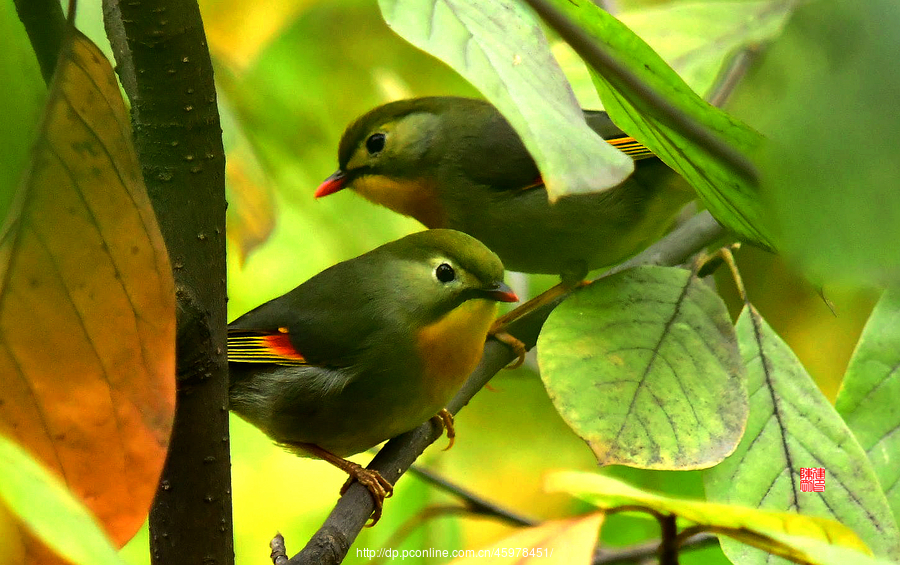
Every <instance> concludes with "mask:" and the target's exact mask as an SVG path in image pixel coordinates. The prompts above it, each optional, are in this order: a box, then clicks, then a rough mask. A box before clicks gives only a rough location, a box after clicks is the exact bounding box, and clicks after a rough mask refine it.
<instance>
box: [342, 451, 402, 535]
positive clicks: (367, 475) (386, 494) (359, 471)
mask: <svg viewBox="0 0 900 565" xmlns="http://www.w3.org/2000/svg"><path fill="white" fill-rule="evenodd" d="M347 463H349V465H347V466H346V468H345V469H344V471H346V472H347V474H348V475H350V476H349V477H348V478H347V482H345V483H344V486H342V487H341V496H343V495H344V494H345V493H346V492H347V489H349V488H350V485H351V484H353V481H357V482H359V484H361V485H363V486H364V487H366V488H367V489H369V494H371V495H372V500H373V501H374V502H375V508H374V510H372V517H371V521H370V522H367V523H366V527H367V528H371V527H372V526H374V525H375V524H377V523H378V520H380V519H381V511H382V509H383V508H384V499H385V498H390V497H391V496H393V495H394V485H392V484H391V483H390V481H388V480H387V479H385V478H384V477H382V476H381V473H379V472H378V471H375V470H373V469H366V468H365V467H363V466H362V465H360V464H358V463H353V462H352V461H347Z"/></svg>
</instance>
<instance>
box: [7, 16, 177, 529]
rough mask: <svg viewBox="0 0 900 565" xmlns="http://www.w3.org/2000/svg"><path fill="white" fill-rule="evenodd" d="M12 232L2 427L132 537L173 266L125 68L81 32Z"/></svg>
mask: <svg viewBox="0 0 900 565" xmlns="http://www.w3.org/2000/svg"><path fill="white" fill-rule="evenodd" d="M38 135H39V136H38V139H37V142H36V146H35V149H34V152H33V155H32V159H31V162H30V165H29V168H28V170H27V171H26V172H25V176H24V178H23V182H22V184H21V185H20V186H19V190H18V192H17V194H16V197H15V202H14V203H13V206H12V208H11V209H10V213H9V217H8V218H7V221H6V224H5V226H4V228H3V230H2V232H0V233H2V235H0V375H2V377H0V432H3V433H6V434H8V435H9V436H10V437H12V438H14V439H16V440H17V441H18V442H19V443H20V444H21V445H24V446H26V447H28V448H29V449H30V450H31V452H32V453H34V454H36V455H37V456H38V457H39V458H41V459H42V460H43V461H44V463H45V464H46V465H48V466H49V467H50V468H52V469H54V470H56V471H57V472H58V473H59V474H60V476H61V477H62V478H63V479H64V480H65V482H66V484H67V485H68V487H69V489H71V490H72V492H74V493H76V494H77V495H79V496H80V497H81V498H82V499H83V500H84V501H85V503H86V504H87V506H88V508H90V509H91V510H92V511H93V512H94V513H95V514H96V515H97V517H98V518H99V519H100V521H101V523H102V524H103V525H104V527H105V528H106V530H107V531H108V532H109V534H110V537H111V538H112V539H113V540H115V541H116V542H118V543H120V544H122V543H124V542H125V541H127V540H128V539H129V538H130V537H131V536H133V535H134V533H135V532H136V531H137V530H138V528H139V527H140V526H141V524H142V523H143V522H144V520H145V518H146V516H147V511H148V509H149V507H150V503H151V501H152V499H153V495H154V492H155V490H156V484H157V481H158V479H159V473H160V471H161V470H162V465H163V461H164V459H165V455H166V446H167V444H168V437H169V432H170V430H171V425H172V417H173V412H174V398H175V390H174V388H175V386H174V368H175V300H174V289H173V282H172V271H171V268H170V267H169V260H168V257H167V256H166V251H165V247H164V244H163V240H162V237H161V236H160V233H159V228H158V227H157V225H156V217H155V215H154V213H153V209H152V208H151V206H150V202H149V200H148V197H147V193H146V189H145V187H144V183H143V179H142V177H141V171H140V167H139V164H138V161H137V157H136V155H135V151H134V147H133V145H132V142H131V128H130V125H129V120H128V116H127V114H126V111H125V106H124V104H123V102H122V98H121V94H120V93H119V87H118V84H117V83H116V80H115V77H114V75H113V72H112V68H111V67H110V65H109V63H108V62H107V60H106V58H105V57H104V56H103V55H102V53H101V52H100V51H99V50H98V49H97V48H96V46H94V45H93V44H92V43H91V42H90V40H88V39H87V38H86V37H84V36H83V35H82V34H80V33H78V32H76V31H74V30H72V33H70V38H69V41H68V43H67V44H66V45H65V46H64V47H63V53H62V55H61V57H60V61H59V63H58V66H57V70H56V76H55V78H54V81H53V83H52V84H51V87H50V93H49V97H48V101H47V107H46V109H45V113H44V117H43V123H42V125H41V128H40V131H39V134H38Z"/></svg>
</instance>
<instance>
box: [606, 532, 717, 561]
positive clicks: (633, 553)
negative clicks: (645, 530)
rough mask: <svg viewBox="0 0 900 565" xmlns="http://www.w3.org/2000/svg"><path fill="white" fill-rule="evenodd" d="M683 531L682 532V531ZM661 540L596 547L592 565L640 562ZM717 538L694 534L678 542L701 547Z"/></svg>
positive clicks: (652, 553) (685, 547) (684, 546)
mask: <svg viewBox="0 0 900 565" xmlns="http://www.w3.org/2000/svg"><path fill="white" fill-rule="evenodd" d="M682 533H683V532H682ZM660 541H661V540H658V539H656V540H650V541H647V542H643V543H640V544H636V545H630V546H627V547H622V548H616V549H610V548H597V551H596V552H595V553H594V560H593V561H592V562H591V563H592V565H617V564H619V563H641V562H642V561H644V560H646V559H649V558H651V557H653V556H655V555H656V554H657V551H658V550H659V544H660ZM718 541H719V540H718V538H717V537H716V536H714V535H712V534H699V535H698V534H694V535H693V537H691V538H690V539H687V541H685V542H682V543H680V544H679V548H680V549H682V550H694V549H703V548H705V547H709V546H710V545H713V544H715V543H717V542H718Z"/></svg>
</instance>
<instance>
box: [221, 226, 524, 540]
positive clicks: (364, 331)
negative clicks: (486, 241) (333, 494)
mask: <svg viewBox="0 0 900 565" xmlns="http://www.w3.org/2000/svg"><path fill="white" fill-rule="evenodd" d="M517 300H518V298H516V296H515V294H513V292H512V291H511V290H510V289H509V287H507V286H506V285H505V284H504V283H503V265H502V263H501V262H500V260H499V259H498V258H497V256H496V255H495V254H494V253H492V252H491V251H490V250H488V249H487V248H486V247H485V246H484V245H482V244H481V243H480V242H478V241H477V240H475V239H474V238H472V237H470V236H468V235H466V234H463V233H460V232H457V231H453V230H429V231H425V232H420V233H416V234H413V235H410V236H407V237H404V238H402V239H399V240H397V241H393V242H391V243H388V244H385V245H382V246H381V247H378V248H377V249H374V250H372V251H370V252H368V253H365V254H363V255H360V256H359V257H357V258H355V259H351V260H349V261H344V262H342V263H338V264H337V265H334V266H333V267H330V268H328V269H326V270H324V271H322V272H321V273H319V274H318V275H316V276H314V277H312V278H311V279H309V280H308V281H306V282H305V283H303V284H301V285H300V286H298V287H297V288H295V289H294V290H292V291H290V292H288V293H287V294H284V295H282V296H280V297H278V298H275V299H274V300H271V301H269V302H266V303H265V304H263V305H261V306H259V307H257V308H255V309H253V310H251V311H250V312H248V313H246V314H244V315H243V316H241V317H240V318H238V319H237V320H235V321H234V322H232V323H231V324H229V326H228V361H229V371H230V375H231V377H230V393H229V395H230V402H231V409H232V410H234V411H235V412H236V413H237V414H239V415H240V416H242V417H243V418H244V419H245V420H247V421H249V422H250V423H251V424H253V425H255V426H256V427H258V428H259V429H261V430H262V431H263V432H265V433H266V434H268V435H269V436H270V437H271V438H272V439H274V440H275V441H276V442H278V443H279V444H282V445H284V446H285V447H287V448H289V449H291V450H292V451H295V452H296V453H298V454H299V455H303V456H314V457H319V458H321V459H324V460H326V461H328V462H329V463H331V464H333V465H335V466H337V467H338V468H340V469H343V470H344V471H346V472H347V473H348V474H349V475H350V476H351V480H352V479H356V480H358V481H359V482H360V483H362V484H364V485H365V486H366V487H367V488H368V489H369V490H370V492H371V493H372V496H373V498H374V499H375V512H374V514H373V518H372V520H373V521H372V524H374V523H375V522H377V521H378V518H379V517H380V515H381V507H382V503H383V500H384V498H385V496H389V495H390V493H391V491H392V485H391V484H390V483H389V482H388V481H386V480H385V479H384V478H383V477H381V475H380V474H378V472H377V471H370V470H367V469H364V468H362V467H361V466H359V465H357V464H356V463H352V462H350V461H347V460H345V459H343V458H344V457H346V456H349V455H352V454H354V453H359V452H361V451H364V450H366V449H369V448H370V447H373V446H375V445H377V444H379V443H381V442H382V441H384V440H386V439H389V438H392V437H394V436H397V435H399V434H401V433H403V432H406V431H409V430H411V429H413V428H415V427H416V426H418V425H419V424H421V423H422V422H425V421H426V420H428V419H430V418H433V417H435V416H436V415H438V417H440V418H441V421H442V423H443V424H444V425H445V427H447V428H448V436H450V437H451V438H452V433H451V432H452V419H451V418H450V415H449V413H448V412H446V410H445V409H444V407H445V405H446V403H447V402H448V401H449V400H450V398H451V397H452V396H453V395H454V394H455V393H456V391H457V390H458V389H459V388H460V386H461V385H462V383H463V382H464V381H465V379H466V377H467V376H468V375H469V373H471V372H472V370H473V369H474V368H475V366H476V365H477V364H478V361H479V360H480V359H481V353H482V350H483V346H484V342H485V339H486V337H487V333H488V329H489V328H490V326H491V323H492V322H493V321H494V317H495V315H496V309H497V302H515V301H517ZM348 484H349V481H348ZM345 488H346V485H345Z"/></svg>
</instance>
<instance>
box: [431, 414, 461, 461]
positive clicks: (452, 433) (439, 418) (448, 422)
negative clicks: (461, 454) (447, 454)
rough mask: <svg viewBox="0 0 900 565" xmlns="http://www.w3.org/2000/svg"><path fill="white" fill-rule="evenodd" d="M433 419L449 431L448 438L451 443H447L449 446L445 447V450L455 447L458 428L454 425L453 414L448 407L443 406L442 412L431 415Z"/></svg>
mask: <svg viewBox="0 0 900 565" xmlns="http://www.w3.org/2000/svg"><path fill="white" fill-rule="evenodd" d="M431 421H432V422H434V423H435V424H437V425H439V426H441V428H442V429H444V430H446V431H447V439H448V440H450V443H448V444H447V447H445V448H444V449H443V451H447V450H448V449H450V448H451V447H453V444H454V443H456V429H455V428H454V427H453V414H451V413H450V411H449V410H447V409H446V408H441V411H440V412H438V413H437V414H436V415H434V416H432V417H431Z"/></svg>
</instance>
